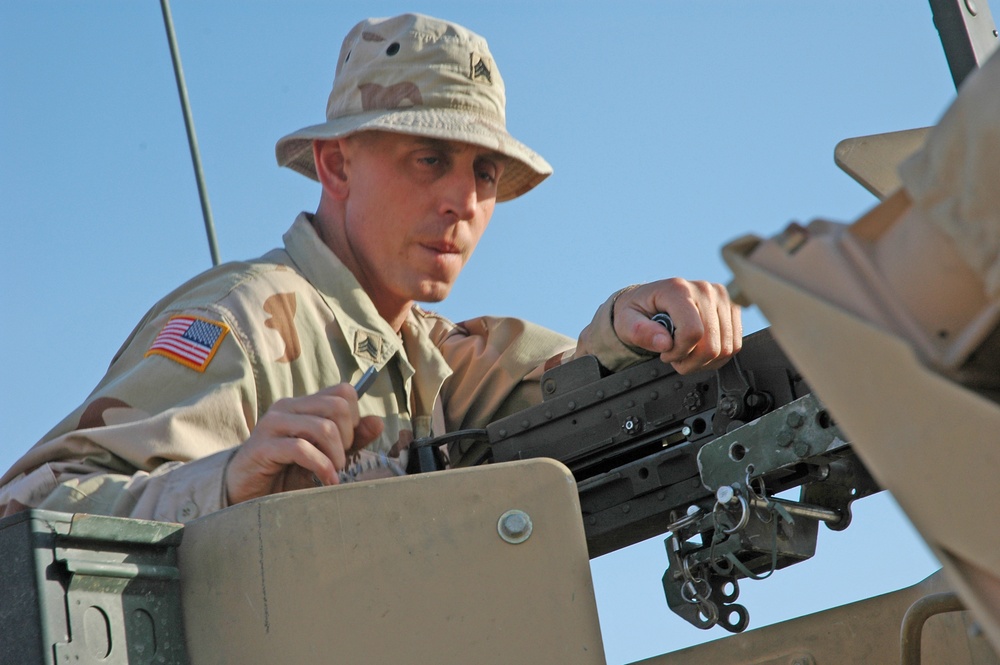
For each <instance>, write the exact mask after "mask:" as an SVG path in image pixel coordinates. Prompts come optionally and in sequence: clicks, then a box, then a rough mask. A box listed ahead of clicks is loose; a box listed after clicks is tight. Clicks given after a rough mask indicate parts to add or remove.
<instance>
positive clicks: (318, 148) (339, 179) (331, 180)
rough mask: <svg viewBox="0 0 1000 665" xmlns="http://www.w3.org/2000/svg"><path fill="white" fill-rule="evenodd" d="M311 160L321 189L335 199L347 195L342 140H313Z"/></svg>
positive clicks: (340, 198) (345, 160) (345, 161)
mask: <svg viewBox="0 0 1000 665" xmlns="http://www.w3.org/2000/svg"><path fill="white" fill-rule="evenodd" d="M312 149H313V161H314V163H315V164H316V175H317V176H319V181H320V183H321V184H322V185H323V190H324V191H325V192H328V193H329V194H330V196H332V197H333V198H335V199H339V200H342V199H344V198H346V197H347V192H348V184H347V169H346V168H345V166H346V164H347V159H346V158H345V157H344V150H343V141H342V140H341V139H330V140H327V141H323V140H319V139H317V140H315V141H313V144H312Z"/></svg>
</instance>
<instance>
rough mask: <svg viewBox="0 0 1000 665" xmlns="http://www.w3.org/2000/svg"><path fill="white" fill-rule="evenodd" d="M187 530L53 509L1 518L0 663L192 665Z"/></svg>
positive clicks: (169, 525) (24, 664)
mask: <svg viewBox="0 0 1000 665" xmlns="http://www.w3.org/2000/svg"><path fill="white" fill-rule="evenodd" d="M181 529H182V527H181V525H180V524H170V523H165V522H150V521H145V520H134V519H124V518H118V517H104V516H98V515H84V514H67V513H57V512H51V511H45V510H28V511H25V512H22V513H19V514H17V515H14V516H11V517H8V518H5V519H3V520H0V663H2V664H3V665H34V664H35V663H38V664H45V665H69V664H72V665H88V664H90V663H93V664H94V665H98V664H99V665H119V664H121V665H137V664H140V663H141V664H145V663H149V664H150V665H153V664H155V665H185V664H186V663H187V657H186V653H185V648H184V630H183V623H182V616H181V606H180V574H179V572H178V569H177V547H178V545H179V544H180V541H181V533H182V531H181Z"/></svg>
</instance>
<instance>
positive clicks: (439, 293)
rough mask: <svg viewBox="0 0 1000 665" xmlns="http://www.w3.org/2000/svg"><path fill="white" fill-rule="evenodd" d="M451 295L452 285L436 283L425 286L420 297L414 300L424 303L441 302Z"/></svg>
mask: <svg viewBox="0 0 1000 665" xmlns="http://www.w3.org/2000/svg"><path fill="white" fill-rule="evenodd" d="M449 293H451V284H442V283H440V282H436V283H433V284H427V285H424V287H423V288H422V289H420V295H419V296H417V297H416V298H414V300H415V301H417V302H424V303H435V302H441V301H442V300H444V299H445V298H447V297H448V294H449Z"/></svg>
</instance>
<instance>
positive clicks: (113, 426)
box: [0, 311, 257, 522]
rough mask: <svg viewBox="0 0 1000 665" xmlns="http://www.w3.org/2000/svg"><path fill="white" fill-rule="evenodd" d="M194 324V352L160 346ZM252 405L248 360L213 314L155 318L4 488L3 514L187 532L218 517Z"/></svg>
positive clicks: (179, 344) (185, 346) (177, 345)
mask: <svg viewBox="0 0 1000 665" xmlns="http://www.w3.org/2000/svg"><path fill="white" fill-rule="evenodd" d="M190 320H194V321H198V322H200V323H198V324H196V326H197V330H196V331H195V332H194V333H193V334H189V337H190V338H191V339H194V340H195V342H193V343H188V342H187V341H185V340H184V339H172V340H167V337H169V336H167V337H165V336H164V331H165V330H167V328H168V327H169V326H174V327H178V326H179V327H181V328H183V326H185V325H188V322H189V321H190ZM189 327H190V326H189ZM188 333H190V331H188ZM215 335H219V336H218V337H217V338H216V337H213V336H215ZM164 341H169V342H170V343H167V344H165V343H164ZM157 344H159V345H160V346H161V347H162V349H161V351H156V350H152V351H151V347H154V346H156V345H157ZM206 354H207V357H206ZM255 396H256V389H255V381H254V376H253V370H252V366H251V364H250V362H249V359H248V355H247V353H246V352H245V350H244V346H243V344H242V343H241V340H240V339H239V336H238V335H237V333H236V331H234V330H233V329H232V325H231V324H230V323H227V322H226V321H225V320H224V318H223V317H221V316H220V314H219V313H216V312H205V311H196V312H185V313H180V314H179V313H177V312H173V313H166V314H162V315H160V316H158V317H156V318H154V319H153V320H152V321H150V322H149V323H148V325H145V326H141V327H140V329H138V330H137V331H136V333H135V334H134V335H133V337H132V339H131V340H130V341H129V342H128V343H127V345H126V347H124V348H123V350H122V352H121V353H120V354H119V356H118V357H117V358H116V359H115V361H114V362H113V363H112V366H111V368H110V369H109V371H108V374H107V375H106V376H105V378H104V380H103V381H102V382H101V384H100V385H99V386H98V387H97V389H96V390H95V391H94V392H93V393H92V394H91V395H90V397H89V398H88V399H87V401H86V402H84V404H82V405H81V406H80V407H79V408H78V409H77V410H76V411H74V412H73V413H72V414H70V415H69V416H68V417H67V418H66V419H65V420H64V421H63V422H62V423H60V424H59V425H58V426H56V428H55V429H53V430H52V431H51V432H50V433H49V434H48V435H46V436H45V437H44V438H43V439H42V441H40V442H39V443H38V444H36V445H35V446H34V447H33V448H32V449H31V450H29V451H28V453H27V454H26V455H25V456H24V457H23V458H21V459H20V460H19V461H18V462H17V463H16V464H15V465H14V467H12V469H11V470H10V471H8V473H7V474H6V475H5V476H4V478H3V479H0V481H2V482H3V483H4V485H3V486H2V487H0V515H2V514H5V513H6V514H9V513H13V512H17V511H18V510H21V509H23V508H25V507H38V508H45V509H51V510H60V511H66V512H86V513H94V514H105V515H116V516H123V517H135V518H143V519H152V520H161V521H171V522H185V521H188V520H190V519H192V518H194V517H197V516H198V515H204V514H207V513H209V512H212V511H215V510H219V509H220V508H223V507H225V505H226V502H225V495H224V490H223V487H224V484H223V480H224V479H223V475H224V472H225V468H226V463H227V462H228V459H229V457H230V455H231V452H232V451H233V450H234V448H235V446H237V445H239V444H240V443H241V442H242V441H244V440H246V438H247V437H248V436H249V434H250V430H251V429H252V428H253V425H254V423H255V420H256V413H257V404H256V397H255Z"/></svg>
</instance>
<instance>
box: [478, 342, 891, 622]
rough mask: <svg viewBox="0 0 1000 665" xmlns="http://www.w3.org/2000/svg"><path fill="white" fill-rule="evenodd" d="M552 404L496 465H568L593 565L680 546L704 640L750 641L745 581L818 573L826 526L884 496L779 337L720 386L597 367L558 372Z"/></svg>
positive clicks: (680, 579)
mask: <svg viewBox="0 0 1000 665" xmlns="http://www.w3.org/2000/svg"><path fill="white" fill-rule="evenodd" d="M542 393H543V395H544V400H543V402H542V403H541V404H539V405H537V406H535V407H532V408H529V409H525V410H524V411H521V412H518V413H516V414H513V415H511V416H509V417H506V418H503V419H501V420H498V421H496V422H494V423H492V424H490V425H489V426H488V427H487V435H488V438H489V441H490V447H491V454H492V459H493V460H494V461H497V462H504V461H511V460H519V459H527V458H531V457H551V458H554V459H557V460H559V461H561V462H563V463H564V464H566V466H568V467H569V469H570V470H571V471H572V472H573V475H574V477H575V478H576V480H577V485H578V489H579V495H580V506H581V509H582V514H583V523H584V527H585V531H586V535H587V544H588V548H589V551H590V556H591V558H594V557H597V556H600V555H602V554H606V553H608V552H612V551H614V550H617V549H620V548H622V547H626V546H628V545H631V544H633V543H637V542H639V541H641V540H645V539H647V538H650V537H653V536H656V535H659V534H663V533H668V534H669V537H668V538H667V540H666V546H667V557H668V560H669V567H668V568H667V571H666V573H665V574H664V577H663V587H664V592H665V594H666V597H667V603H668V605H669V606H670V608H671V609H672V610H673V611H674V612H676V613H677V614H679V615H681V616H682V617H684V618H685V619H686V620H687V621H689V622H690V623H692V624H694V625H695V626H698V627H700V628H705V629H707V628H711V627H712V626H714V625H716V624H718V625H721V626H723V627H724V628H725V629H727V630H729V631H731V632H740V631H742V630H744V629H745V628H746V626H747V625H748V623H749V613H748V612H747V610H746V608H745V607H743V606H742V605H738V604H736V603H735V600H736V599H737V597H738V595H739V586H738V584H737V580H738V579H740V578H743V577H750V578H753V579H763V578H764V577H767V576H768V575H770V574H771V572H773V571H774V570H776V569H778V568H782V567H784V566H787V565H790V564H792V563H796V562H798V561H802V560H805V559H808V558H809V557H811V556H812V555H813V554H814V553H815V549H816V537H817V531H818V523H819V522H820V521H824V522H826V524H827V526H828V527H830V528H831V529H836V530H840V529H844V528H846V527H847V525H848V524H849V523H850V520H851V513H850V504H851V502H852V501H854V500H855V499H858V498H861V497H862V496H868V495H870V494H873V493H875V492H877V491H879V488H878V487H877V485H876V484H875V482H874V481H873V480H872V478H871V476H870V475H869V474H868V472H867V471H866V470H865V468H864V466H863V465H862V464H861V462H860V461H859V460H858V459H857V457H856V456H855V455H854V453H853V451H852V450H851V448H850V446H849V445H848V443H847V442H846V440H845V438H844V437H843V436H842V434H841V432H840V431H839V430H838V429H837V427H836V424H835V423H834V422H833V420H832V418H831V417H830V415H829V414H828V413H827V411H826V409H825V408H824V407H823V405H822V404H820V403H819V401H818V400H817V399H816V398H815V397H814V396H813V395H811V393H810V390H809V387H808V386H807V385H806V383H805V382H804V381H803V379H802V377H801V376H800V375H799V373H798V372H797V371H796V370H795V368H794V367H793V366H792V364H791V363H790V362H789V360H788V358H787V357H786V356H785V354H784V353H783V352H782V351H781V349H780V348H779V347H778V345H777V343H776V342H775V341H774V340H773V338H772V337H771V334H770V331H768V330H762V331H760V332H758V333H755V334H753V335H749V336H747V337H746V338H745V339H744V342H743V349H742V351H741V352H740V353H739V354H737V356H735V357H734V358H733V359H732V360H731V361H730V362H729V363H727V364H726V365H725V366H723V367H722V368H720V369H719V370H716V371H714V372H703V373H698V374H691V375H680V374H677V373H676V372H675V371H674V370H673V369H672V368H671V367H670V366H669V365H667V364H664V363H662V362H661V361H660V360H659V359H653V360H649V361H647V362H644V363H641V364H638V365H634V366H632V367H629V368H626V369H624V370H622V371H619V372H615V373H608V372H607V371H605V370H603V368H601V366H600V365H599V364H598V362H597V360H596V358H593V357H585V358H580V359H577V360H574V361H572V362H570V363H567V364H565V365H563V366H561V367H557V368H554V369H552V370H550V371H548V372H546V373H545V375H544V376H543V378H542ZM796 487H799V488H801V489H800V494H799V499H798V500H797V501H789V500H787V499H784V498H776V496H775V495H777V494H780V493H783V492H786V491H787V490H790V489H794V488H796Z"/></svg>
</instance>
